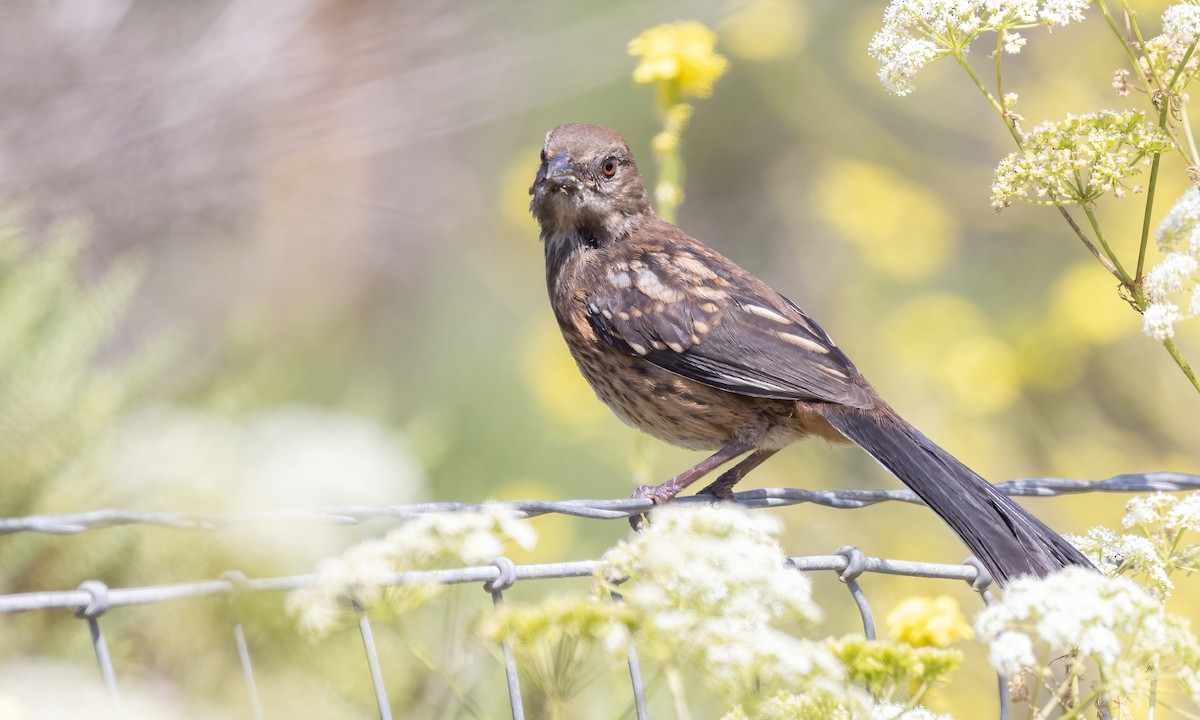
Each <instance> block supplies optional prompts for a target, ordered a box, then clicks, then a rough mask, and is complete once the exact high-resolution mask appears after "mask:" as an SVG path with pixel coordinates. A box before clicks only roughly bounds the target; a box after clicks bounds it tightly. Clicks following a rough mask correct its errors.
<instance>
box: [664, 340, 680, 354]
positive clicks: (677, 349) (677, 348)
mask: <svg viewBox="0 0 1200 720" xmlns="http://www.w3.org/2000/svg"><path fill="white" fill-rule="evenodd" d="M667 347H669V348H671V349H672V350H674V351H675V352H677V353H681V352H683V345H681V344H679V343H677V342H669V343H667Z"/></svg>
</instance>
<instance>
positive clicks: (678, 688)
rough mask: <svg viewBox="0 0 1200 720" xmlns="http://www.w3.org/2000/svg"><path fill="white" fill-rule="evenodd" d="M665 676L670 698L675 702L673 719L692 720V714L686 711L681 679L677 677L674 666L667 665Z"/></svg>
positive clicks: (685, 699) (685, 698)
mask: <svg viewBox="0 0 1200 720" xmlns="http://www.w3.org/2000/svg"><path fill="white" fill-rule="evenodd" d="M665 674H666V676H667V687H669V688H670V689H671V697H672V698H673V699H674V700H675V717H676V718H677V720H692V713H691V711H690V710H688V704H687V695H685V694H684V690H683V678H682V677H681V676H680V675H679V670H678V669H676V667H675V666H674V665H667V666H666V668H665Z"/></svg>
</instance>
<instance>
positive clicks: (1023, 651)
mask: <svg viewBox="0 0 1200 720" xmlns="http://www.w3.org/2000/svg"><path fill="white" fill-rule="evenodd" d="M976 630H978V631H979V636H980V638H981V639H982V640H984V641H985V642H987V643H988V644H989V646H991V648H992V652H993V653H995V654H996V660H997V661H998V662H994V663H993V665H994V666H995V667H996V668H997V669H1000V670H1005V671H1006V672H1012V671H1014V670H1015V669H1016V667H1015V666H1019V665H1024V666H1031V665H1032V663H1031V662H1029V660H1030V657H1032V653H1031V652H1030V651H1029V647H1027V646H1026V644H1025V641H1023V640H1020V639H1019V638H1013V637H1005V636H1006V635H1013V634H1017V635H1022V634H1023V635H1025V636H1026V638H1027V639H1028V640H1030V645H1031V644H1032V640H1033V638H1036V639H1037V640H1038V641H1040V642H1043V643H1046V644H1048V645H1049V646H1050V647H1051V648H1054V649H1059V650H1061V649H1066V648H1075V649H1078V650H1079V652H1080V653H1082V654H1083V655H1087V656H1091V657H1092V658H1093V659H1094V660H1095V661H1096V662H1097V664H1098V665H1099V666H1100V669H1101V672H1102V673H1104V674H1105V675H1108V674H1109V673H1110V672H1111V671H1112V670H1113V668H1114V667H1115V666H1116V664H1117V662H1118V660H1119V659H1120V656H1121V654H1122V652H1123V649H1124V648H1126V647H1136V646H1141V647H1144V648H1146V649H1148V650H1151V651H1156V650H1159V649H1161V646H1162V645H1163V644H1164V643H1166V641H1167V639H1166V637H1165V632H1164V627H1163V623H1162V617H1161V615H1160V608H1159V605H1158V603H1157V602H1155V600H1154V599H1153V598H1151V597H1150V596H1149V595H1148V594H1147V593H1146V591H1145V590H1143V589H1142V588H1141V587H1140V586H1139V585H1138V584H1137V583H1135V582H1133V581H1132V580H1129V579H1127V578H1122V577H1116V578H1110V577H1106V576H1104V575H1101V574H1100V573H1097V572H1095V571H1093V570H1090V569H1087V568H1081V567H1071V568H1067V569H1066V570H1063V571H1061V572H1057V573H1054V574H1052V575H1049V576H1047V577H1045V578H1034V577H1022V578H1018V579H1016V580H1014V581H1012V583H1010V584H1009V586H1008V587H1007V588H1006V589H1005V592H1004V598H1003V600H1001V601H1000V602H998V603H996V604H994V605H992V606H990V607H988V608H985V609H984V610H983V611H982V612H981V613H980V614H979V616H978V618H977V619H976ZM997 644H999V647H1000V649H999V650H997V649H996V647H997ZM1027 653H1028V654H1027Z"/></svg>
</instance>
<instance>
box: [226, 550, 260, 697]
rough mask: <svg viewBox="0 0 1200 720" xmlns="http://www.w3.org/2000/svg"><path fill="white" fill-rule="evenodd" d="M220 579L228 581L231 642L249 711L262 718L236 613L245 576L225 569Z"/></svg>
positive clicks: (245, 580)
mask: <svg viewBox="0 0 1200 720" xmlns="http://www.w3.org/2000/svg"><path fill="white" fill-rule="evenodd" d="M220 577H221V579H222V580H225V581H226V582H228V583H229V589H230V591H231V593H232V595H230V598H229V605H230V608H231V609H232V611H233V617H234V620H233V643H234V646H235V647H236V648H237V654H238V665H239V666H240V667H241V670H242V682H243V683H244V684H245V685H246V696H247V698H248V699H249V702H250V713H251V715H252V716H253V717H254V720H263V712H262V702H261V701H260V700H259V698H258V685H257V684H256V683H255V682H254V666H253V665H251V664H250V646H249V645H247V643H246V631H245V630H244V629H243V628H242V620H241V618H240V617H239V615H238V601H239V600H240V599H241V597H242V594H243V593H244V592H246V590H247V589H248V588H249V586H250V583H249V582H248V581H247V579H246V576H245V575H244V574H242V573H241V572H238V571H237V570H226V571H225V572H223V573H221V575H220Z"/></svg>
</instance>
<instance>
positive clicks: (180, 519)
mask: <svg viewBox="0 0 1200 720" xmlns="http://www.w3.org/2000/svg"><path fill="white" fill-rule="evenodd" d="M996 489H997V490H999V491H1000V492H1002V493H1004V494H1006V495H1012V496H1028V497H1055V496H1060V495H1075V494H1079V493H1090V492H1156V491H1182V490H1198V489H1200V475H1189V474H1186V473H1169V472H1158V473H1138V474H1125V475H1116V476H1114V477H1110V478H1108V479H1106V480H1078V479H1071V478H1023V479H1019V480H1008V481H1005V482H1001V483H996ZM734 497H735V498H736V499H737V501H738V502H739V503H741V504H742V505H745V506H746V507H751V508H764V507H785V506H788V505H800V504H803V503H811V504H814V505H822V506H824V507H831V508H839V509H853V508H861V507H866V506H868V505H875V504H877V503H882V502H906V503H914V504H920V503H921V501H920V499H918V498H917V496H916V495H914V494H913V493H912V491H910V490H804V489H802V488H765V489H761V490H747V491H744V492H739V493H736V494H735V496H734ZM697 501H699V502H710V501H711V498H708V497H703V498H696V497H684V498H679V499H678V500H677V502H697ZM490 505H498V506H501V507H504V508H507V509H509V510H510V511H512V512H513V514H514V515H516V516H517V517H522V518H530V517H538V516H540V515H549V514H559V515H569V516H572V517H580V518H589V519H593V520H612V519H617V518H627V517H630V516H632V515H639V514H641V513H644V512H646V511H647V510H649V509H650V508H651V507H652V505H651V503H650V501H649V500H644V499H633V498H627V499H620V500H563V501H558V502H551V501H548V500H520V501H513V502H500V503H490ZM483 507H485V506H484V505H482V504H479V503H460V502H430V503H416V504H411V505H336V506H329V507H320V508H296V509H290V510H277V511H273V512H262V513H242V514H233V513H171V512H142V511H137V510H115V509H114V510H91V511H88V512H80V513H65V514H55V515H27V516H24V517H16V518H0V535H7V534H12V533H20V532H36V533H46V534H51V535H73V534H76V533H81V532H85V531H88V530H99V529H102V528H111V527H116V526H120V525H158V526H162V527H168V528H175V529H179V530H223V529H225V528H230V527H236V526H244V525H255V526H258V525H263V524H267V523H317V524H324V525H358V524H361V523H365V522H370V521H372V520H378V519H381V518H392V519H402V520H403V519H411V518H413V517H416V516H418V515H423V514H427V513H434V512H458V511H462V510H478V509H481V508H483Z"/></svg>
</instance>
